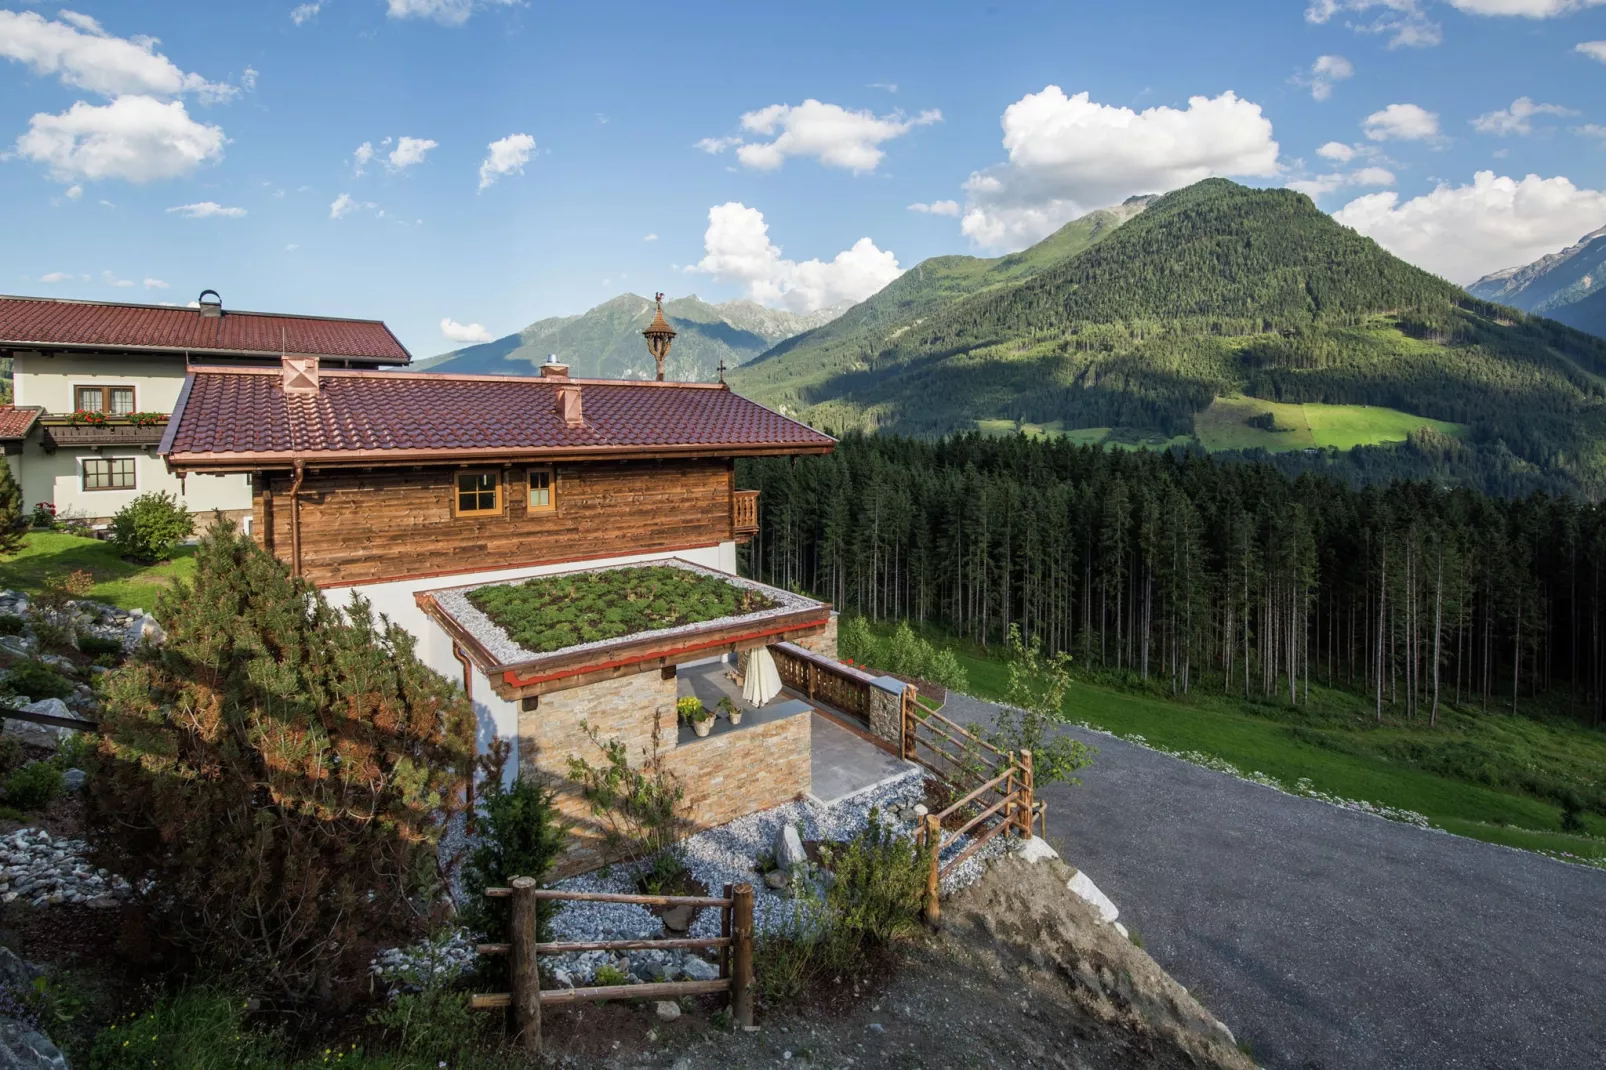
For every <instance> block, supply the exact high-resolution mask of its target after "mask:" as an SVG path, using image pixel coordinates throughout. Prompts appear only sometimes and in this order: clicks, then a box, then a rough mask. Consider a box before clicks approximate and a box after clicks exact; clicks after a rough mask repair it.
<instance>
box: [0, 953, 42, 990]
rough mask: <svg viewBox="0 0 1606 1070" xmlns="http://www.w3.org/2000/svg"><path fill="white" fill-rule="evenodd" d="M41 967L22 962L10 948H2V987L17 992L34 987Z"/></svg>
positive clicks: (0, 978)
mask: <svg viewBox="0 0 1606 1070" xmlns="http://www.w3.org/2000/svg"><path fill="white" fill-rule="evenodd" d="M40 973H41V971H40V969H39V967H37V966H33V965H31V964H29V963H26V962H24V961H22V959H20V958H18V957H17V953H16V952H15V951H13V950H11V949H10V948H9V947H0V985H4V986H5V987H7V988H10V989H14V990H16V991H27V990H28V989H30V988H32V987H33V982H34V978H36V977H38V976H39V975H40Z"/></svg>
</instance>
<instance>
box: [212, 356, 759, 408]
mask: <svg viewBox="0 0 1606 1070" xmlns="http://www.w3.org/2000/svg"><path fill="white" fill-rule="evenodd" d="M200 372H205V373H206V374H207V375H279V374H280V370H279V369H278V368H251V367H234V366H229V365H222V364H192V365H190V374H192V375H193V374H197V373H200ZM318 374H319V376H320V377H322V378H341V379H422V380H426V381H428V382H432V383H520V384H524V385H534V386H557V385H561V384H564V383H569V384H574V385H578V386H641V387H651V388H653V389H658V390H661V389H664V388H665V387H669V388H672V389H680V390H726V389H729V387H727V386H726V384H724V383H688V382H671V381H667V380H666V381H664V382H659V381H657V380H655V379H579V378H568V379H557V378H552V377H550V376H541V375H465V374H452V373H450V372H428V371H410V370H409V371H399V370H398V371H386V370H384V369H380V368H324V369H322V370H320V371H319V373H318ZM749 400H751V399H749ZM755 404H756V402H755Z"/></svg>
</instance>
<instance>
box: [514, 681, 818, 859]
mask: <svg viewBox="0 0 1606 1070" xmlns="http://www.w3.org/2000/svg"><path fill="white" fill-rule="evenodd" d="M675 696H676V684H675V681H674V680H673V679H669V680H665V679H663V677H662V675H661V674H660V673H659V672H658V671H657V670H652V671H650V672H643V673H637V674H635V675H633V676H625V677H621V678H620V679H618V680H608V681H605V682H602V683H596V684H589V685H587V686H585V687H577V688H572V689H570V690H568V691H558V692H554V693H552V694H549V695H543V696H541V704H540V706H539V707H538V708H537V709H534V710H521V711H520V712H519V766H520V770H521V772H523V773H524V774H525V775H526V776H531V777H536V778H539V779H542V780H545V781H547V782H548V783H550V784H551V785H553V786H554V787H555V788H557V791H558V795H557V808H558V812H559V813H560V814H562V815H563V818H564V820H566V821H568V822H570V823H571V832H570V840H571V842H570V847H569V849H568V851H567V852H565V855H564V858H563V860H562V861H561V862H559V864H558V866H557V867H556V869H555V875H556V876H559V877H564V876H570V875H572V874H575V873H583V872H585V871H586V870H589V869H595V868H596V867H597V866H600V865H602V864H603V863H604V862H606V861H608V858H607V857H606V854H605V851H604V849H603V843H602V840H603V832H604V825H603V824H602V823H601V822H600V821H599V819H598V818H597V817H596V816H594V815H593V814H592V813H591V809H590V807H589V805H588V804H587V803H586V801H585V800H584V799H583V798H582V797H581V796H580V792H579V788H578V787H577V786H576V785H575V784H574V783H572V782H571V781H569V779H568V775H567V774H568V759H569V756H570V755H578V756H580V757H583V758H585V759H586V760H587V761H589V762H592V763H596V762H598V761H600V760H601V757H602V754H601V751H600V750H599V749H598V748H597V747H596V746H595V745H594V744H593V743H592V742H591V740H590V739H589V738H588V737H587V735H586V732H585V730H584V729H583V728H581V726H580V722H581V721H582V720H583V721H586V722H587V723H589V724H590V725H591V727H593V728H594V729H596V731H597V736H598V738H599V739H602V740H604V741H606V740H609V739H621V740H623V741H624V742H625V745H626V747H627V748H628V752H629V755H630V762H631V764H632V765H640V764H641V763H642V762H643V761H644V760H645V759H646V757H647V756H648V755H649V754H650V753H651V750H652V738H653V727H654V725H655V724H656V725H657V728H658V733H659V755H660V757H661V758H662V760H663V763H664V767H665V768H666V769H667V770H669V771H670V772H671V773H673V774H674V775H675V776H676V777H677V778H678V779H679V781H680V783H681V786H682V787H684V788H685V790H686V804H687V808H688V811H689V816H690V818H691V821H692V823H693V824H694V825H695V826H696V827H697V828H698V829H703V828H708V827H711V826H713V825H722V824H724V823H725V822H727V821H731V820H734V819H735V818H738V817H741V816H743V815H745V814H750V813H753V812H754V811H756V810H766V809H768V808H770V807H772V806H779V805H781V804H782V803H786V802H790V801H792V800H793V799H795V798H797V797H798V796H800V795H805V794H807V793H808V792H809V790H810V789H811V787H812V784H813V781H812V777H811V775H810V771H809V742H810V732H809V727H810V718H809V717H808V716H807V715H806V714H798V715H796V716H793V717H787V718H784V719H782V720H779V721H772V722H770V723H769V724H764V725H754V726H752V727H750V728H739V729H737V730H735V731H732V732H726V733H721V734H720V735H718V736H710V737H708V738H705V739H699V740H696V741H695V742H692V743H688V744H686V745H685V746H684V747H679V746H677V745H676V738H677V735H678V726H677V725H676V721H675Z"/></svg>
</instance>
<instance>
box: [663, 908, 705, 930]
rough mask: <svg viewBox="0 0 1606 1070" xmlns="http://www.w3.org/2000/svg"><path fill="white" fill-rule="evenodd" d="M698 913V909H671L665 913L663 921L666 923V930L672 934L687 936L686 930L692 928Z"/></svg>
mask: <svg viewBox="0 0 1606 1070" xmlns="http://www.w3.org/2000/svg"><path fill="white" fill-rule="evenodd" d="M696 913H697V908H696V907H689V906H675V907H670V908H669V909H668V910H665V911H664V913H663V918H662V921H663V923H664V928H665V929H666V930H667V931H669V932H671V933H675V934H676V935H679V936H684V935H685V934H686V930H688V929H690V928H691V919H692V916H693V915H695V914H696Z"/></svg>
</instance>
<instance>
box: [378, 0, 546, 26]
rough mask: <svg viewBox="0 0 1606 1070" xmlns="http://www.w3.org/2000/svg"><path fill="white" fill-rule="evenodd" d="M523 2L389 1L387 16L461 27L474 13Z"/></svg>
mask: <svg viewBox="0 0 1606 1070" xmlns="http://www.w3.org/2000/svg"><path fill="white" fill-rule="evenodd" d="M521 2H522V0H389V5H388V7H387V10H386V12H385V13H386V14H387V15H389V16H390V17H391V18H393V19H433V20H434V21H436V22H438V23H440V24H441V25H442V26H461V25H463V23H465V22H467V21H468V20H469V16H471V15H473V14H474V12H476V11H479V10H481V9H483V8H488V7H511V6H513V5H514V4H518V3H521Z"/></svg>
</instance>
